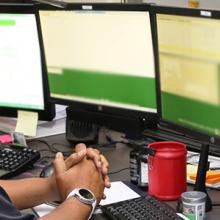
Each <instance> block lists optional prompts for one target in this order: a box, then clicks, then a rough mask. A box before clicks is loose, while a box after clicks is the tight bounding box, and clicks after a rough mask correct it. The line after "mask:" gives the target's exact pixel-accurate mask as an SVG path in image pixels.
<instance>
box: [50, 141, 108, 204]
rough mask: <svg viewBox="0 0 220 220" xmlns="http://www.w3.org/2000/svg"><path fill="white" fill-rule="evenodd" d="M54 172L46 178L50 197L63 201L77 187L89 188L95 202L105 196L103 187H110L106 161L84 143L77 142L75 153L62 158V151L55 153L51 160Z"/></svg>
mask: <svg viewBox="0 0 220 220" xmlns="http://www.w3.org/2000/svg"><path fill="white" fill-rule="evenodd" d="M53 164H54V174H53V175H52V176H51V177H49V178H48V181H49V182H50V186H51V191H52V198H53V200H54V201H63V200H65V199H66V197H67V195H68V194H69V193H70V192H71V191H72V190H73V189H74V188H77V187H84V188H88V189H90V190H91V191H92V192H93V193H94V195H95V196H96V199H97V203H99V202H100V200H101V199H104V198H105V195H104V188H105V187H107V188H109V187H110V185H111V184H110V180H109V177H108V175H107V173H108V167H109V164H108V161H107V160H106V158H105V157H104V156H103V155H102V154H100V152H99V151H98V150H96V149H93V148H86V145H85V144H77V145H76V147H75V153H73V154H71V155H70V156H69V157H68V158H67V159H65V160H64V157H63V155H62V153H60V152H59V153H57V154H56V158H55V160H54V162H53Z"/></svg>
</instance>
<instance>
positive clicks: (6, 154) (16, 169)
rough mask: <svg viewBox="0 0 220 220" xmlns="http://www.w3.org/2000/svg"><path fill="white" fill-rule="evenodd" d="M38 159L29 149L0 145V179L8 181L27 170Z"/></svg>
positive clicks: (34, 151)
mask: <svg viewBox="0 0 220 220" xmlns="http://www.w3.org/2000/svg"><path fill="white" fill-rule="evenodd" d="M39 158H40V153H39V152H38V151H37V150H34V149H31V148H30V147H22V146H17V145H13V144H12V145H5V144H4V145H3V144H0V179H9V178H11V177H14V176H16V175H18V174H19V173H21V172H23V171H25V170H27V169H29V168H30V166H31V165H33V164H34V163H35V162H36V161H37V160H38V159H39Z"/></svg>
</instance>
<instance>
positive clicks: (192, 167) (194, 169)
mask: <svg viewBox="0 0 220 220" xmlns="http://www.w3.org/2000/svg"><path fill="white" fill-rule="evenodd" d="M197 169H198V166H197V165H190V164H187V179H190V176H192V175H196V173H197Z"/></svg>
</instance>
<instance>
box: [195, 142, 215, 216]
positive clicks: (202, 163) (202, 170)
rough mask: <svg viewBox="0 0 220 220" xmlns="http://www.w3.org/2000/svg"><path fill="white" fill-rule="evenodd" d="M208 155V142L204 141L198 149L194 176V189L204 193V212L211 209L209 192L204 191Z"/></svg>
mask: <svg viewBox="0 0 220 220" xmlns="http://www.w3.org/2000/svg"><path fill="white" fill-rule="evenodd" d="M208 155H209V144H208V143H204V144H202V147H201V151H200V157H199V165H198V170H197V176H196V183H195V188H194V190H195V191H201V192H204V193H206V196H207V197H206V212H208V211H211V210H212V202H211V199H210V197H209V194H208V193H207V191H206V185H205V182H206V172H207V170H208V169H209V163H208Z"/></svg>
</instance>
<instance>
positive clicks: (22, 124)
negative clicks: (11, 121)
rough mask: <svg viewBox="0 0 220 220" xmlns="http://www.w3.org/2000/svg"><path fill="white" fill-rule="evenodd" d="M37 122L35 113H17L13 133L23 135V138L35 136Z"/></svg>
mask: <svg viewBox="0 0 220 220" xmlns="http://www.w3.org/2000/svg"><path fill="white" fill-rule="evenodd" d="M37 122H38V113H37V112H28V111H18V117H17V124H16V128H15V131H16V132H20V133H23V134H24V135H25V136H31V137H34V136H36V134H37Z"/></svg>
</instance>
